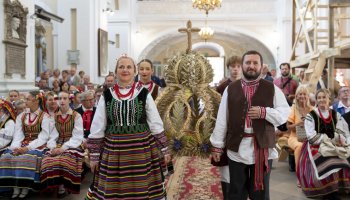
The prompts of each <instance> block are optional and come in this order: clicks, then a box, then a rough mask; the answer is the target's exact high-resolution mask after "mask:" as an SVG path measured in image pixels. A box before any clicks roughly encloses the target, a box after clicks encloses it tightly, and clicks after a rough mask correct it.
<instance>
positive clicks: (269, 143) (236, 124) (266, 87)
mask: <svg viewBox="0 0 350 200" xmlns="http://www.w3.org/2000/svg"><path fill="white" fill-rule="evenodd" d="M227 92H228V97H227V98H228V99H227V103H228V112H229V117H228V121H227V137H226V147H227V149H229V150H232V151H234V152H238V149H239V145H240V143H241V141H242V139H243V137H244V126H245V119H246V115H247V112H248V102H247V100H246V97H245V95H244V93H243V88H242V83H241V81H240V80H238V81H235V82H233V83H230V85H229V86H228V89H227ZM274 95H275V88H274V85H273V83H271V82H270V81H266V80H264V79H260V81H259V86H258V88H257V89H256V91H255V93H254V95H253V97H252V102H251V106H262V107H270V108H273V97H274ZM252 127H253V131H254V133H255V137H256V139H257V142H258V145H259V147H260V148H274V147H275V143H276V141H275V127H274V126H273V125H272V124H271V123H270V122H268V121H266V120H265V119H253V120H252Z"/></svg>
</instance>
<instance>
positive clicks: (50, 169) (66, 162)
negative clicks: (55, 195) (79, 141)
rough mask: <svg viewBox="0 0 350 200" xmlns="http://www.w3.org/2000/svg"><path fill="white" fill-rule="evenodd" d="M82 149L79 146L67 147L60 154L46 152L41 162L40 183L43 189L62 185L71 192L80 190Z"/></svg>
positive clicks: (76, 192)
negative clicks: (52, 155) (51, 154)
mask: <svg viewBox="0 0 350 200" xmlns="http://www.w3.org/2000/svg"><path fill="white" fill-rule="evenodd" d="M83 156H84V151H83V150H82V149H81V148H75V149H68V150H66V151H64V152H63V153H62V154H61V155H58V156H54V157H51V156H50V154H49V153H47V154H46V155H45V157H44V159H43V161H42V164H41V176H40V180H41V184H42V187H43V188H44V189H48V188H57V187H58V186H59V185H62V184H63V185H64V187H65V189H66V190H68V191H69V192H71V193H73V194H78V193H79V192H80V184H81V174H82V171H83Z"/></svg>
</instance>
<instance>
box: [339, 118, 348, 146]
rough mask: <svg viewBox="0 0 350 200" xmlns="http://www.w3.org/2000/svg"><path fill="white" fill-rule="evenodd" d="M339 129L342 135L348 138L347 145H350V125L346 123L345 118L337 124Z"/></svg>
mask: <svg viewBox="0 0 350 200" xmlns="http://www.w3.org/2000/svg"><path fill="white" fill-rule="evenodd" d="M337 129H338V130H340V131H341V134H343V135H344V137H345V138H346V143H347V144H350V131H349V125H348V123H347V122H346V121H345V119H344V118H343V117H341V118H340V120H339V121H338V123H337Z"/></svg>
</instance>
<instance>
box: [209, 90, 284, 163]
mask: <svg viewBox="0 0 350 200" xmlns="http://www.w3.org/2000/svg"><path fill="white" fill-rule="evenodd" d="M274 89H275V96H274V97H273V105H274V107H273V108H269V107H266V117H265V119H266V121H268V122H270V123H271V124H273V125H274V126H279V125H281V124H283V123H285V122H286V121H287V119H288V116H289V113H290V107H289V105H288V103H287V100H286V98H285V96H284V94H283V92H282V91H281V89H280V88H278V87H277V86H276V85H274ZM228 103H229V102H228V101H227V88H226V89H225V91H224V94H223V95H222V98H221V103H220V107H219V111H218V115H217V118H216V123H215V128H214V131H213V134H212V135H211V136H210V142H211V144H212V145H213V146H214V147H216V148H224V147H225V141H226V134H227V120H228V116H229V112H228ZM244 132H245V133H253V132H254V131H253V128H248V127H247V125H246V124H245V128H244ZM227 155H228V157H229V158H230V159H231V160H233V161H235V162H241V163H244V164H247V165H251V164H254V163H255V156H254V141H253V138H252V137H244V138H243V139H242V141H241V143H240V145H239V149H238V152H234V151H231V150H228V151H227ZM277 157H278V153H277V151H276V149H275V148H269V158H268V159H275V158H277Z"/></svg>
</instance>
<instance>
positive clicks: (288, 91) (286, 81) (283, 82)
mask: <svg viewBox="0 0 350 200" xmlns="http://www.w3.org/2000/svg"><path fill="white" fill-rule="evenodd" d="M280 70H281V75H282V76H281V77H279V78H277V79H275V80H274V81H273V83H274V84H275V85H277V86H278V87H279V88H281V90H282V91H283V93H284V95H285V96H286V99H287V101H288V104H289V105H290V106H291V105H292V104H293V100H294V98H295V91H296V90H297V88H298V82H297V81H296V80H294V79H293V78H292V76H291V74H290V65H289V63H282V64H281V65H280Z"/></svg>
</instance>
